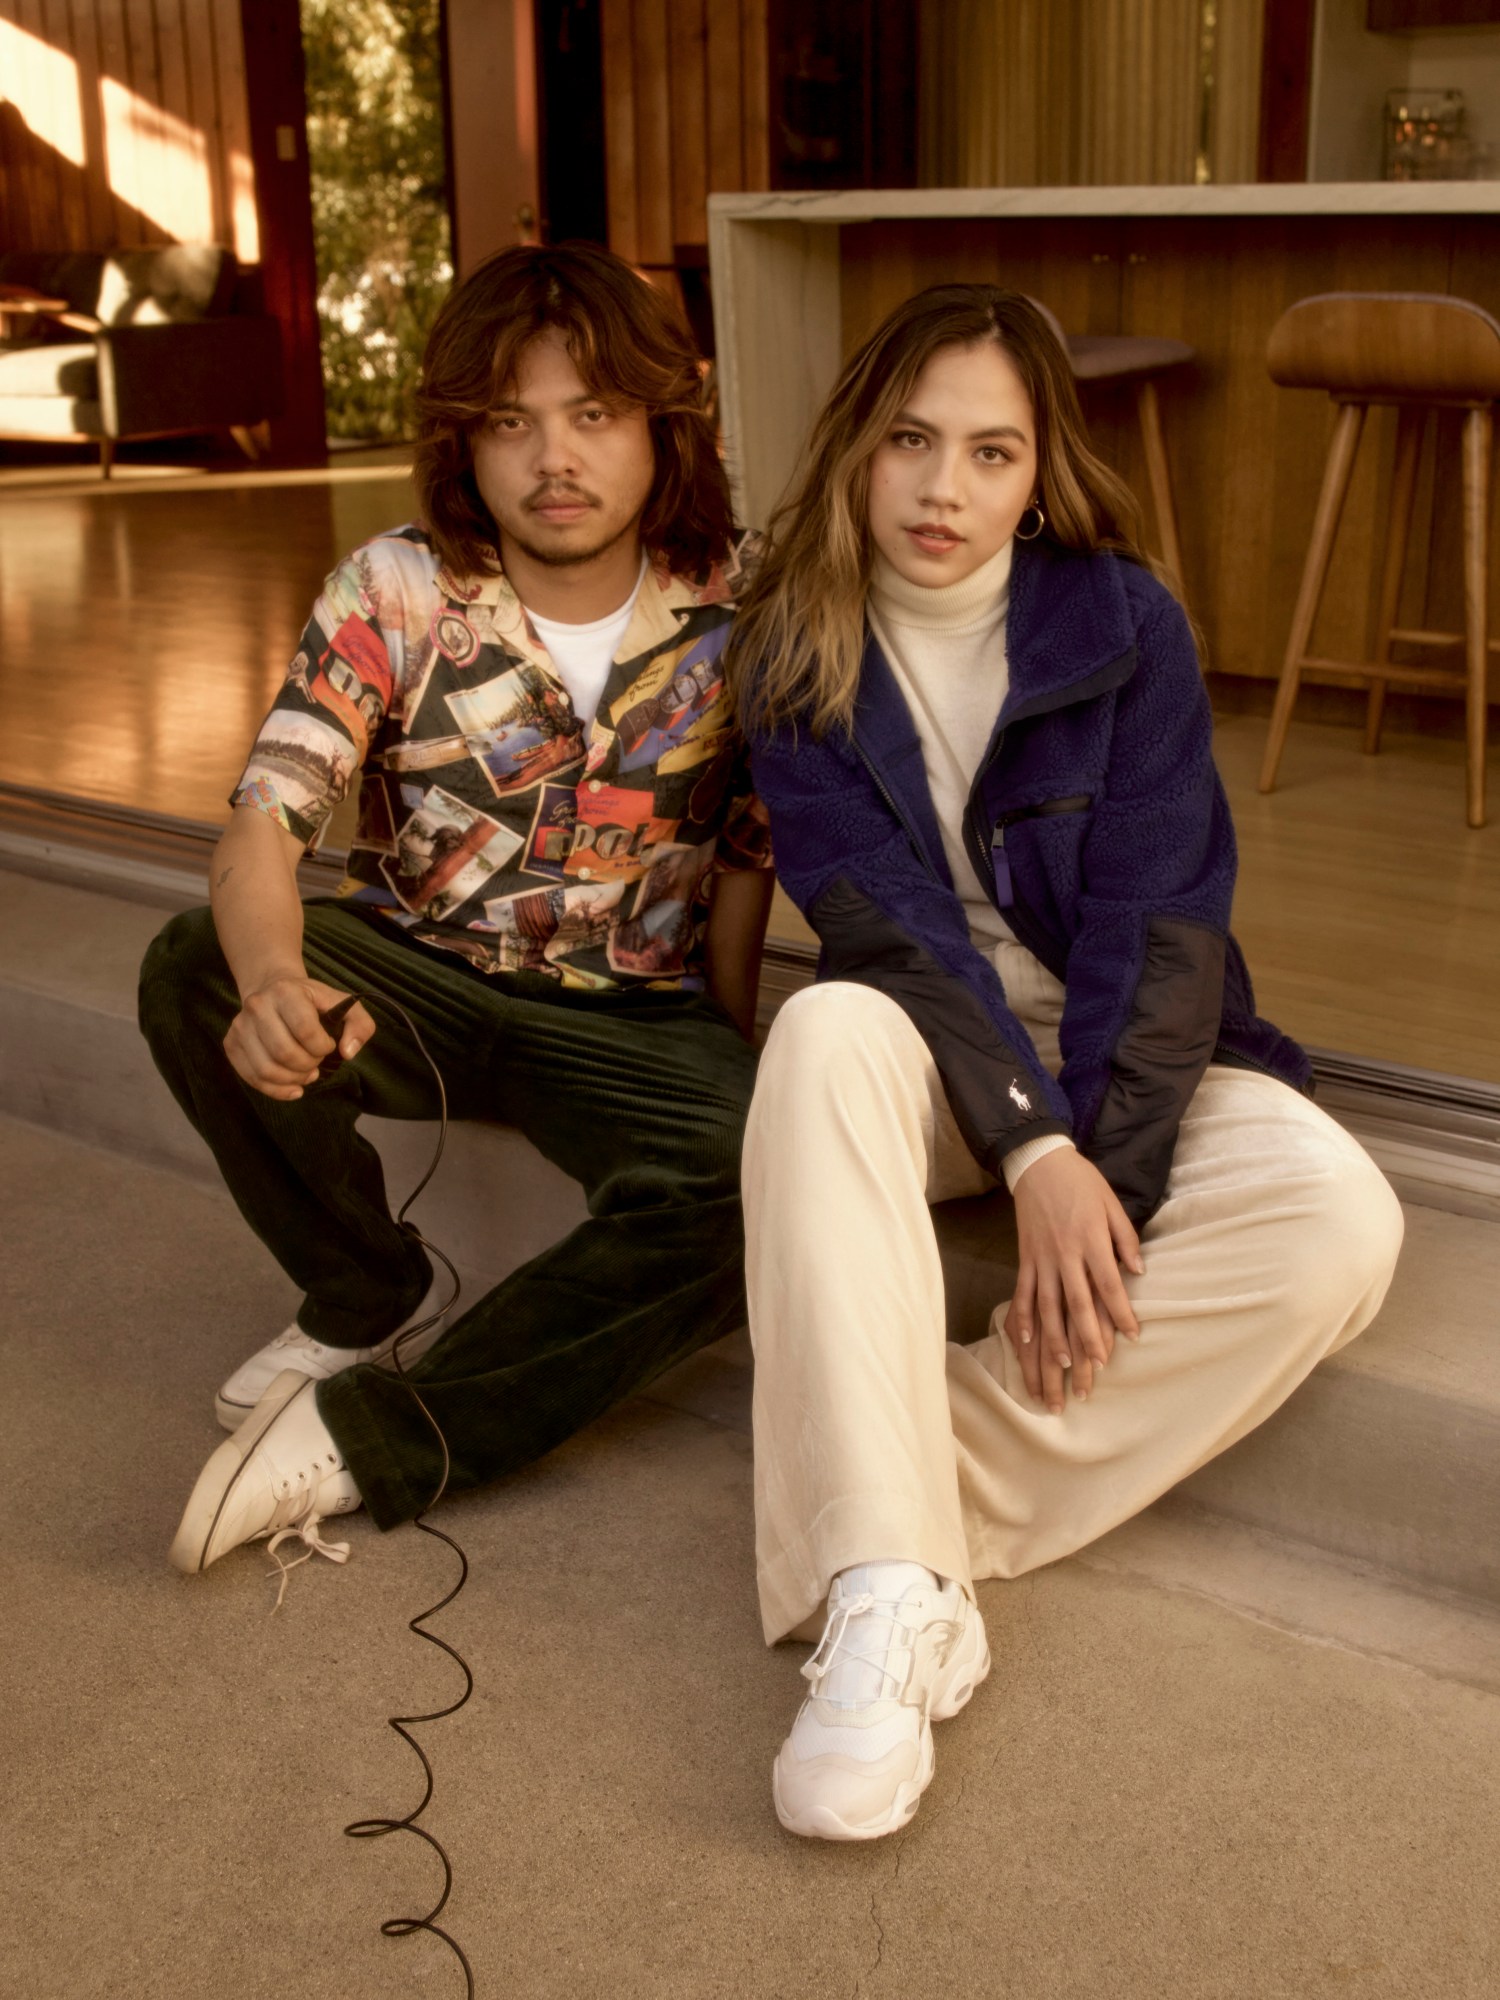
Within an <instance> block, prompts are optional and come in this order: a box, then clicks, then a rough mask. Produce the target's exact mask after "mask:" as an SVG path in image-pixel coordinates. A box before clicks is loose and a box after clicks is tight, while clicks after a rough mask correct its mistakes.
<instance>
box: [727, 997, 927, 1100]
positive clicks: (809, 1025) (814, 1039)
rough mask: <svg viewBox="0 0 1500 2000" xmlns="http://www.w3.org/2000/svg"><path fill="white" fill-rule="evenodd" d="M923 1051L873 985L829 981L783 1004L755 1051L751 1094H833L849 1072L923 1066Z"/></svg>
mask: <svg viewBox="0 0 1500 2000" xmlns="http://www.w3.org/2000/svg"><path fill="white" fill-rule="evenodd" d="M926 1053H927V1052H926V1048H925V1045H924V1044H923V1042H922V1039H921V1037H920V1035H918V1033H917V1031H916V1029H915V1028H914V1027H913V1026H912V1024H911V1021H910V1020H909V1019H908V1017H907V1015H906V1013H905V1012H904V1011H903V1009H902V1008H900V1007H898V1006H897V1004H896V1002H895V1001H894V1000H888V999H887V998H886V996H885V994H883V993H880V992H877V990H876V989H875V988H874V987H873V986H859V985H856V984H855V983H854V982H853V981H852V980H829V981H828V982H827V983H826V984H823V985H818V986H805V987H803V989H802V991H801V992H800V993H794V994H793V995H792V997H791V999H790V1000H788V1001H786V1002H785V1004H784V1005H783V1006H782V1008H781V1009H780V1011H779V1012H778V1014H777V1016H776V1019H775V1021H774V1022H773V1023H772V1026H771V1032H770V1035H769V1036H768V1037H767V1040H766V1046H765V1048H764V1050H763V1051H762V1052H761V1058H760V1070H759V1075H758V1078H757V1095H764V1094H766V1093H767V1092H769V1091H773V1090H776V1089H779V1088H783V1087H788V1086H789V1087H791V1088H792V1089H794V1090H796V1091H797V1092H798V1093H799V1095H803V1096H806V1095H807V1094H808V1093H811V1094H814V1095H821V1094H823V1093H825V1092H826V1091H828V1090H829V1089H830V1088H833V1089H837V1087H838V1085H839V1082H840V1080H841V1079H842V1078H844V1077H847V1076H848V1075H849V1074H850V1073H851V1072H856V1071H868V1069H869V1068H870V1067H871V1065H872V1064H876V1063H879V1062H881V1061H883V1060H887V1059H889V1058H890V1057H891V1056H895V1058H896V1060H897V1061H898V1062H904V1063H906V1064H908V1065H909V1064H911V1063H912V1062H913V1061H915V1062H917V1063H922V1062H925V1060H926Z"/></svg>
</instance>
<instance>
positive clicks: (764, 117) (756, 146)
mask: <svg viewBox="0 0 1500 2000" xmlns="http://www.w3.org/2000/svg"><path fill="white" fill-rule="evenodd" d="M770 57H771V52H770V8H769V5H768V0H740V176H741V178H740V186H741V187H742V188H746V189H756V188H768V187H769V186H770V185H771V68H770Z"/></svg>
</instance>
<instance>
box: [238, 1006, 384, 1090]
mask: <svg viewBox="0 0 1500 2000" xmlns="http://www.w3.org/2000/svg"><path fill="white" fill-rule="evenodd" d="M345 997H346V996H345V995H344V994H342V993H340V992H339V990H338V988H337V987H336V986H325V985H324V984H323V982H322V981H321V980H319V979H309V978H307V977H306V975H305V974H303V975H301V976H298V975H296V974H290V975H287V976H285V977H282V978H278V979H270V980H267V981H266V983H265V984H264V985H263V986H259V987H257V988H256V989H255V990H254V991H253V992H250V993H247V994H246V995H245V996H244V999H243V1001H242V1002H241V1006H240V1011H239V1013H238V1014H236V1015H235V1017H234V1019H233V1020H232V1021H231V1022H230V1024H229V1033H228V1034H227V1035H226V1036H225V1037H224V1053H225V1054H226V1055H227V1056H228V1057H229V1060H230V1063H231V1064H232V1065H233V1067H234V1070H235V1073H236V1075H238V1076H242V1077H243V1078H244V1080H245V1082H246V1083H248V1084H249V1085H251V1087H252V1088H253V1089H255V1090H258V1091H260V1093H261V1094H262V1096H264V1097H274V1098H276V1099H278V1100H279V1101H280V1102H281V1103H283V1104H290V1103H292V1102H293V1101H294V1100H295V1099H296V1098H299V1097H300V1096H301V1095H302V1092H303V1090H304V1089H305V1088H306V1086H307V1085H308V1084H310V1083H312V1082H313V1081H314V1080H315V1079H316V1077H317V1074H318V1064H319V1063H320V1062H322V1060H323V1058H324V1057H325V1056H329V1055H332V1053H333V1050H334V1047H335V1043H334V1039H333V1037H332V1035H330V1034H328V1033H327V1032H326V1030H325V1029H324V1028H323V1027H322V1025H321V1024H320V1022H319V1020H318V1016H319V1014H326V1013H327V1012H328V1010H329V1008H330V1007H336V1006H337V1005H338V1003H339V1002H340V1000H342V999H344V998H345ZM374 1032H375V1023H374V1022H373V1021H372V1020H371V1019H370V1016H369V1015H368V1014H367V1013H366V1012H365V1010H364V1008H363V1007H361V1006H360V1005H359V1004H358V1002H356V1003H355V1005H354V1006H353V1007H351V1008H350V1009H349V1012H348V1013H347V1014H346V1015H345V1017H344V1021H343V1025H342V1026H341V1028H340V1029H339V1039H338V1042H337V1048H338V1052H339V1054H340V1055H341V1056H342V1057H343V1058H344V1060H345V1061H346V1062H347V1061H348V1060H349V1059H350V1057H351V1056H354V1055H357V1054H358V1052H359V1051H360V1050H361V1049H362V1048H363V1047H364V1045H365V1043H366V1042H367V1041H369V1039H370V1037H371V1036H372V1035H373V1034H374Z"/></svg>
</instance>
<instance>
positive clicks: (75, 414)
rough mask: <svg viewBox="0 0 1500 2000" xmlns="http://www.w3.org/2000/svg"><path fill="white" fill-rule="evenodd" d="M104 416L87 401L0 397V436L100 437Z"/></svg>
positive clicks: (62, 397)
mask: <svg viewBox="0 0 1500 2000" xmlns="http://www.w3.org/2000/svg"><path fill="white" fill-rule="evenodd" d="M103 435H104V413H103V411H102V410H101V409H100V407H99V405H98V403H96V402H92V401H90V400H88V399H87V398H82V399H80V400H79V401H77V402H74V401H72V400H71V399H70V398H69V397H66V396H4V395H0V437H32V438H75V437H102V436H103Z"/></svg>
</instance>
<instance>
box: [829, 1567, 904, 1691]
mask: <svg viewBox="0 0 1500 2000" xmlns="http://www.w3.org/2000/svg"><path fill="white" fill-rule="evenodd" d="M903 1602H904V1600H903V1599H901V1598H893V1597H876V1596H875V1595H874V1593H873V1592H871V1591H868V1590H862V1591H858V1592H856V1593H855V1595H853V1596H852V1597H844V1598H840V1600H839V1603H838V1606H837V1608H836V1609H835V1610H834V1611H832V1612H830V1613H829V1617H828V1623H827V1625H826V1626H825V1627H824V1628H823V1636H822V1638H821V1639H820V1640H819V1641H818V1648H817V1651H816V1652H815V1653H814V1654H813V1656H812V1658H811V1659H810V1660H808V1661H807V1662H806V1664H805V1665H804V1666H803V1668H802V1678H803V1679H804V1680H805V1681H807V1682H808V1683H809V1684H810V1686H811V1688H812V1691H813V1693H814V1695H819V1694H821V1692H822V1686H823V1682H824V1681H825V1680H826V1679H827V1678H828V1676H829V1674H831V1673H832V1672H833V1669H834V1668H835V1667H836V1666H839V1665H842V1664H843V1663H844V1662H846V1661H849V1662H854V1661H858V1662H861V1663H863V1664H864V1665H867V1666H871V1667H873V1668H874V1669H875V1671H876V1673H877V1674H878V1675H879V1676H880V1686H881V1690H882V1692H881V1693H880V1694H879V1695H878V1696H877V1697H876V1699H877V1700H880V1701H885V1700H893V1701H899V1700H900V1699H901V1695H902V1693H903V1691H904V1689H905V1686H906V1682H905V1680H904V1679H898V1678H897V1676H896V1675H895V1674H893V1673H892V1672H891V1670H890V1669H889V1667H887V1666H886V1664H885V1663H886V1661H887V1660H888V1659H889V1658H890V1656H891V1653H892V1652H893V1651H896V1650H898V1649H899V1650H901V1651H904V1652H906V1653H908V1654H909V1653H910V1652H911V1650H912V1648H913V1645H914V1643H915V1640H916V1636H917V1632H916V1627H915V1626H913V1625H908V1624H907V1623H906V1622H905V1621H904V1620H903V1619H902V1617H901V1615H900V1613H901V1608H902V1604H903ZM876 1610H879V1611H881V1612H883V1613H884V1614H885V1615H886V1617H887V1618H889V1620H890V1633H891V1636H890V1637H889V1639H887V1640H886V1642H885V1643H884V1645H882V1646H881V1648H880V1650H879V1651H878V1652H875V1653H862V1652H858V1651H856V1650H855V1647H854V1645H853V1644H852V1643H851V1642H850V1640H849V1636H848V1633H849V1625H850V1621H851V1620H853V1619H855V1618H862V1617H864V1616H865V1614H866V1613H867V1612H870V1611H876ZM887 1681H889V1682H890V1684H891V1692H890V1694H889V1695H886V1694H885V1692H884V1688H885V1683H886V1682H887ZM862 1705H863V1704H861V1706H862Z"/></svg>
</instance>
